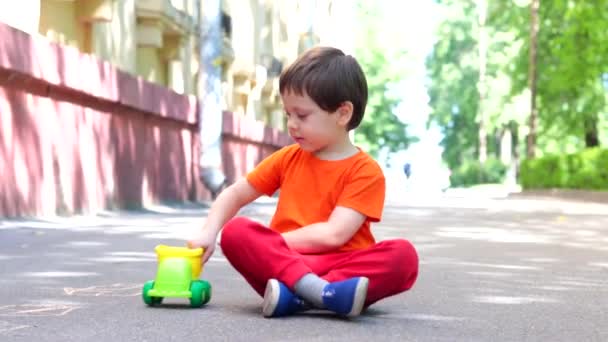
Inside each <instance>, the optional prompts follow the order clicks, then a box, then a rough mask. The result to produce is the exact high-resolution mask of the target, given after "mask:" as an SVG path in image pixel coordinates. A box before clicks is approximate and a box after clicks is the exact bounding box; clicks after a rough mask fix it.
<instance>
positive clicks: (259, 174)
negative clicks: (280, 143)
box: [246, 148, 286, 196]
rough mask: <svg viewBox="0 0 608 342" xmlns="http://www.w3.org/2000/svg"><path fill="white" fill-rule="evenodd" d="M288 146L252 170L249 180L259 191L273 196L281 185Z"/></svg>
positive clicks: (248, 176)
mask: <svg viewBox="0 0 608 342" xmlns="http://www.w3.org/2000/svg"><path fill="white" fill-rule="evenodd" d="M285 153H286V148H283V149H280V150H278V151H276V152H274V153H273V154H271V155H270V156H268V157H266V158H264V160H262V161H261V162H260V163H259V164H258V165H257V166H256V167H255V168H254V169H253V170H252V171H251V172H249V173H248V174H247V177H246V178H247V181H248V182H249V184H251V186H253V187H254V188H255V189H256V190H257V191H259V192H261V193H263V194H266V195H267V196H272V195H273V194H274V193H275V191H277V189H279V187H280V186H281V169H282V168H281V165H282V161H283V157H284V155H285Z"/></svg>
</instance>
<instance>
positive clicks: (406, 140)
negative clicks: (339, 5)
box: [355, 1, 417, 157]
mask: <svg viewBox="0 0 608 342" xmlns="http://www.w3.org/2000/svg"><path fill="white" fill-rule="evenodd" d="M357 17H358V28H359V32H358V34H357V37H358V39H357V45H356V47H355V55H356V57H357V60H358V61H359V63H360V64H361V67H362V68H363V71H364V72H365V74H366V77H367V83H368V89H369V96H368V102H367V108H366V110H365V116H364V118H363V121H362V122H361V125H360V126H359V127H358V128H357V129H356V130H355V143H356V144H358V145H360V146H362V147H364V148H365V149H366V150H367V151H368V152H369V153H370V154H372V155H374V156H376V157H377V156H378V152H379V151H380V150H381V149H383V148H384V149H387V150H388V152H396V151H399V150H403V149H405V148H407V147H408V146H409V145H410V144H411V143H412V142H415V141H416V140H417V139H416V137H412V136H409V135H408V134H407V131H406V129H407V125H406V124H405V123H403V122H402V121H401V120H400V119H399V118H398V117H397V116H396V114H395V109H396V107H397V105H398V104H399V101H400V98H401V96H400V95H401V94H398V93H396V92H395V91H394V88H395V86H396V85H397V84H398V83H399V81H401V80H402V79H403V78H405V77H406V76H407V63H408V54H407V51H403V50H402V49H399V47H398V44H394V41H391V40H390V39H389V40H388V41H389V42H390V44H386V42H387V39H386V36H388V35H391V31H392V30H391V27H390V26H389V25H386V24H387V22H386V20H384V19H385V18H384V15H383V13H382V11H381V10H380V9H379V8H378V6H375V5H374V4H371V3H370V2H368V1H358V3H357ZM383 43H384V44H383ZM394 61H399V63H395V62H394Z"/></svg>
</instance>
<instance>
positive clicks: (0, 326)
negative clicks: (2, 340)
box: [0, 321, 30, 334]
mask: <svg viewBox="0 0 608 342" xmlns="http://www.w3.org/2000/svg"><path fill="white" fill-rule="evenodd" d="M29 327H30V326H29V325H16V324H12V323H9V322H5V321H0V334H4V333H8V332H11V331H15V330H19V329H25V328H29Z"/></svg>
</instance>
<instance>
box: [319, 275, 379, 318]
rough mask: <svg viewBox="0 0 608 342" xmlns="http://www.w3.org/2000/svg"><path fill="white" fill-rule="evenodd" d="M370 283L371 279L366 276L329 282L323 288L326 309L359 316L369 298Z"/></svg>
mask: <svg viewBox="0 0 608 342" xmlns="http://www.w3.org/2000/svg"><path fill="white" fill-rule="evenodd" d="M368 285H369V279H367V278H366V277H356V278H350V279H346V280H342V281H337V282H334V283H329V284H327V285H326V286H325V288H324V289H323V304H324V305H325V308H326V309H328V310H331V311H333V312H335V313H337V314H339V315H342V316H347V317H354V316H358V315H359V314H360V313H361V310H363V304H364V303H365V299H366V298H367V287H368Z"/></svg>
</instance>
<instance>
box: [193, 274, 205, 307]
mask: <svg viewBox="0 0 608 342" xmlns="http://www.w3.org/2000/svg"><path fill="white" fill-rule="evenodd" d="M190 292H191V293H192V297H190V306H191V307H193V308H200V307H201V306H203V304H205V292H206V291H205V286H204V285H203V283H202V282H201V281H199V280H194V281H192V283H190Z"/></svg>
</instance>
